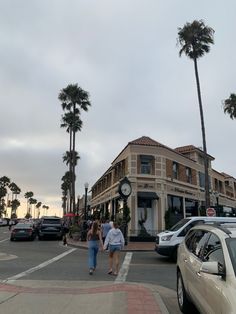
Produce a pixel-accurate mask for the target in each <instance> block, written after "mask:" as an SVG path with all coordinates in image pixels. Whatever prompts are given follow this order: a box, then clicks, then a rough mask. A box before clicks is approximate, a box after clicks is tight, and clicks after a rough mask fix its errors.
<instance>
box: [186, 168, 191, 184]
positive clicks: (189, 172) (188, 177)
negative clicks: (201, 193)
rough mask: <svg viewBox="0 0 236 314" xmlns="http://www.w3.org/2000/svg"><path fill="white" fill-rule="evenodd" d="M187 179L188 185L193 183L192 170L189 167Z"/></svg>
mask: <svg viewBox="0 0 236 314" xmlns="http://www.w3.org/2000/svg"><path fill="white" fill-rule="evenodd" d="M186 178H187V182H188V183H192V169H191V168H189V167H187V168H186Z"/></svg>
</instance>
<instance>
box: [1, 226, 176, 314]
mask: <svg viewBox="0 0 236 314" xmlns="http://www.w3.org/2000/svg"><path fill="white" fill-rule="evenodd" d="M9 234H10V233H9V231H8V228H6V227H1V228H0V268H1V272H0V281H1V282H3V281H5V280H8V279H9V278H15V277H14V276H16V275H20V277H19V278H24V280H67V281H68V280H69V281H88V280H91V276H90V275H89V273H88V266H87V259H88V256H87V250H86V249H72V248H71V247H65V246H63V245H62V243H61V242H60V241H38V240H37V239H36V240H35V241H14V242H11V241H9ZM125 255H126V252H122V253H121V264H122V262H123V260H124V258H125ZM7 257H9V258H7ZM175 269H176V266H175V264H174V263H173V262H170V261H169V260H168V259H166V258H163V257H160V256H158V255H157V254H156V253H155V252H154V251H153V252H132V258H131V262H130V264H129V269H128V272H127V276H126V281H127V282H140V283H143V284H153V285H157V286H158V287H160V294H161V296H162V298H163V300H164V302H165V304H166V306H167V308H168V309H169V311H170V313H171V314H179V313H180V311H179V310H178V305H177V299H176V294H175V290H176V270H175ZM107 270H108V254H107V253H105V252H100V253H99V255H98V268H97V270H96V273H95V274H94V275H93V278H92V280H93V281H94V280H96V281H98V282H99V281H114V277H113V276H109V275H107Z"/></svg>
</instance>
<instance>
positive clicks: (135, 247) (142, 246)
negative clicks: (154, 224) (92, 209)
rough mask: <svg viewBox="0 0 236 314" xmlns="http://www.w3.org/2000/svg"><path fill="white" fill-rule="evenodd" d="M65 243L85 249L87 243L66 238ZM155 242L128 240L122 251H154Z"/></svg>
mask: <svg viewBox="0 0 236 314" xmlns="http://www.w3.org/2000/svg"><path fill="white" fill-rule="evenodd" d="M67 243H68V245H70V246H74V247H78V248H84V249H87V248H88V245H87V242H86V241H80V240H78V241H75V240H73V239H70V238H68V239H67ZM154 247H155V243H154V242H128V244H127V245H126V246H125V247H124V249H123V250H124V251H129V252H135V251H154Z"/></svg>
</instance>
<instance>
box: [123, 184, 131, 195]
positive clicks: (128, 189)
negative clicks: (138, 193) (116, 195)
mask: <svg viewBox="0 0 236 314" xmlns="http://www.w3.org/2000/svg"><path fill="white" fill-rule="evenodd" d="M120 190H121V193H122V194H123V195H125V196H128V195H130V193H131V186H130V184H129V183H126V182H125V183H123V184H122V185H121V188H120Z"/></svg>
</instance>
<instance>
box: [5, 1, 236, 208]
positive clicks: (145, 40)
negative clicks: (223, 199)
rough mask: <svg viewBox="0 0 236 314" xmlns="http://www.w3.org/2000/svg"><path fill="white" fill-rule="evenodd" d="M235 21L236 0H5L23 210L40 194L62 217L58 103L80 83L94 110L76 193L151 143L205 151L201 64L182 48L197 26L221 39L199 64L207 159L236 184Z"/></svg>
mask: <svg viewBox="0 0 236 314" xmlns="http://www.w3.org/2000/svg"><path fill="white" fill-rule="evenodd" d="M235 12H236V2H235V0H227V1H220V0H214V1H213V0H209V1H205V0H198V1H191V0H178V1H175V0H161V1H159V0H119V1H115V0H69V1H65V0H63V1H62V0H54V1H53V0H40V1H39V0H37V1H36V0H25V1H24V0H23V1H17V0H15V1H13V0H1V1H0V109H1V111H0V147H1V150H0V176H3V175H6V176H8V177H9V178H10V179H11V181H13V182H15V183H16V184H17V185H18V186H19V187H20V188H21V189H22V193H21V200H22V204H23V202H24V193H25V192H27V191H33V192H34V196H35V198H36V199H37V200H38V201H42V203H43V204H46V205H48V206H49V207H50V211H51V213H53V214H54V213H59V212H60V210H61V188H60V186H61V177H62V176H63V175H64V173H65V171H66V170H67V168H66V165H65V164H63V162H62V155H63V153H64V152H65V151H66V150H68V145H69V137H68V134H67V133H66V131H65V130H64V129H61V128H60V120H61V115H62V114H63V112H62V109H61V105H60V102H59V101H58V94H59V92H60V90H61V89H62V88H64V87H66V86H67V85H68V84H70V83H73V84H74V83H78V85H79V86H80V87H81V88H83V89H84V90H86V91H88V92H89V94H90V101H91V103H92V107H91V108H89V111H88V112H87V113H83V114H82V117H81V118H82V120H83V123H84V125H83V129H82V132H80V133H79V134H78V135H77V150H78V152H79V154H80V156H81V159H80V161H79V163H78V166H77V181H76V190H77V194H80V195H82V194H83V193H84V183H85V182H88V183H89V185H90V186H92V185H93V184H94V183H95V181H96V180H97V179H98V178H99V177H100V176H101V175H102V174H103V173H104V172H105V170H106V169H107V168H108V167H109V166H110V165H111V162H112V161H113V160H114V158H115V157H116V156H117V155H118V154H119V153H120V151H121V150H122V149H123V148H124V146H126V144H127V143H128V142H129V141H132V140H134V139H136V138H139V137H141V136H149V137H151V138H152V139H154V140H156V141H158V142H161V143H163V144H165V145H167V146H169V147H171V148H175V147H178V146H183V145H189V144H192V145H195V146H197V147H201V146H202V135H201V125H200V116H199V107H198V101H197V91H196V85H195V76H194V66H193V62H192V61H191V60H189V59H188V58H187V57H185V56H184V55H183V56H182V57H181V58H180V57H179V49H180V48H179V47H178V46H177V33H178V27H183V26H184V24H185V23H186V22H192V21H193V20H195V19H197V20H200V19H202V20H204V22H205V24H206V25H208V26H210V27H212V28H213V29H214V30H215V35H214V39H215V44H214V46H212V48H211V51H210V53H209V54H207V55H206V56H204V57H203V58H201V59H200V60H199V75H200V81H201V89H202V101H203V107H204V115H205V127H206V136H207V150H208V153H209V154H210V155H212V156H213V157H215V161H214V162H213V168H214V169H216V170H217V171H219V172H226V173H229V174H231V175H232V176H234V177H236V163H235V160H234V158H235V155H236V147H235V144H234V140H233V138H234V136H235V131H236V121H233V120H231V119H230V118H229V116H226V115H225V114H224V113H223V109H222V100H223V99H226V98H228V97H229V95H230V93H236V84H235V77H236V75H235V74H236V73H235V72H236V54H235V51H236V40H235V30H236V25H235V24H236V19H235ZM22 206H23V205H22ZM25 212H26V208H24V213H25Z"/></svg>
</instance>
